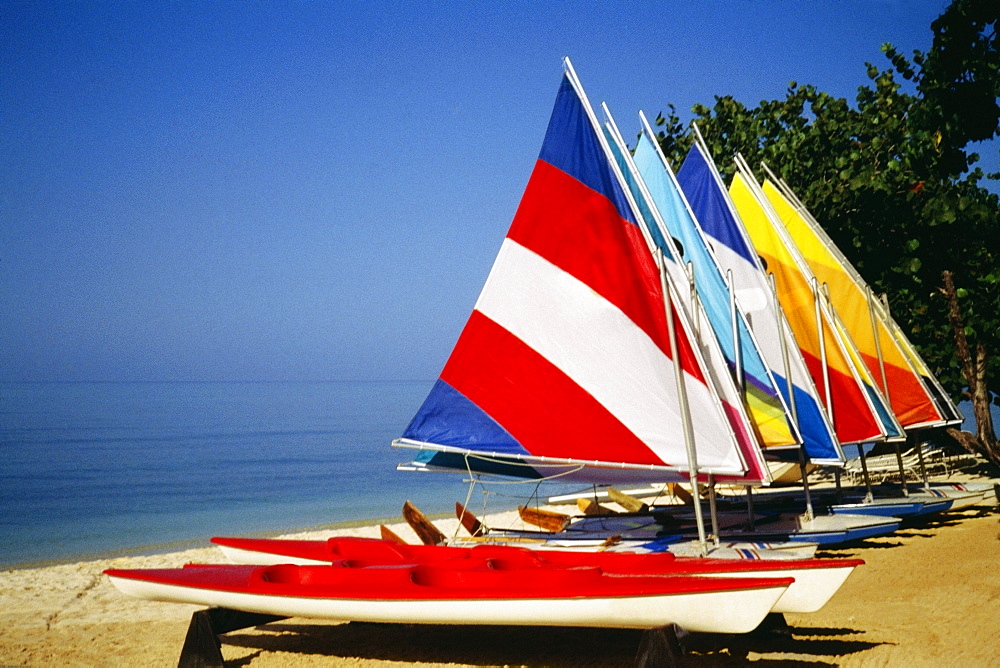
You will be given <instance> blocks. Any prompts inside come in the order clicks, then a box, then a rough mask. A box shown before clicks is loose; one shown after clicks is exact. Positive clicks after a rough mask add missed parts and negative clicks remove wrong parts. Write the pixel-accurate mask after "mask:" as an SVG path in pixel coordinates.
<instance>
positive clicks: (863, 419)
mask: <svg viewBox="0 0 1000 668" xmlns="http://www.w3.org/2000/svg"><path fill="white" fill-rule="evenodd" d="M802 356H803V357H804V358H805V362H806V366H808V367H809V373H810V374H811V375H812V377H813V380H814V381H815V383H816V389H817V390H819V394H820V397H821V398H822V399H823V405H824V406H829V405H830V404H829V400H828V399H827V398H826V389H825V387H824V384H823V365H822V363H821V362H820V359H819V358H818V357H816V356H815V355H812V354H810V353H809V352H807V351H805V350H803V351H802ZM861 392H862V390H861V388H860V387H858V383H857V381H856V380H854V377H853V376H849V375H847V374H845V373H842V372H840V371H837V370H836V369H830V393H831V394H832V395H833V430H834V432H836V434H837V440H838V441H840V442H841V443H860V442H862V441H870V440H871V439H873V438H877V437H878V436H879V434H881V433H882V425H881V423H880V422H879V421H878V420H877V418H876V417H875V416H874V414H872V411H871V408H869V407H868V402H867V401H866V400H865V397H864V395H863V394H862V393H861Z"/></svg>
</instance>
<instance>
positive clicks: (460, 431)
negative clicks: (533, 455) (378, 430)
mask: <svg viewBox="0 0 1000 668" xmlns="http://www.w3.org/2000/svg"><path fill="white" fill-rule="evenodd" d="M403 438H409V439H412V440H414V441H422V442H424V443H436V444H438V445H450V446H453V447H456V448H467V449H470V450H476V451H479V452H483V451H486V452H497V453H504V454H512V455H527V454H529V453H528V451H527V450H525V449H524V447H522V446H521V444H520V443H518V442H517V441H516V440H515V439H514V437H513V436H511V435H510V433H508V432H507V430H506V429H504V428H503V427H501V426H500V425H499V424H498V423H497V421H496V420H494V419H493V418H491V417H490V416H489V415H487V414H486V413H485V412H484V411H483V410H482V409H481V408H479V406H477V405H476V404H474V403H472V402H471V401H469V399H468V398H467V397H466V396H465V395H464V394H462V393H461V392H459V391H458V390H456V389H455V388H453V387H452V386H451V385H449V384H448V383H446V382H444V381H443V380H440V379H439V380H438V381H437V382H436V383H434V387H433V388H431V391H430V394H428V395H427V398H426V399H424V403H423V405H422V406H421V407H420V410H419V411H417V414H416V415H415V416H414V417H413V420H411V421H410V425H409V426H408V427H407V428H406V431H405V432H404V433H403ZM462 468H464V466H463V467H462Z"/></svg>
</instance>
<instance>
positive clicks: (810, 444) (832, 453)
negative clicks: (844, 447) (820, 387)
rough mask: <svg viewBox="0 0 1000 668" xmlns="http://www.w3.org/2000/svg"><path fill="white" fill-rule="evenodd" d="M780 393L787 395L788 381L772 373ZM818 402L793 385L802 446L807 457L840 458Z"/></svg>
mask: <svg viewBox="0 0 1000 668" xmlns="http://www.w3.org/2000/svg"><path fill="white" fill-rule="evenodd" d="M774 382H776V383H777V384H778V389H779V390H781V393H782V394H783V395H785V396H786V397H787V396H788V383H787V381H786V380H785V378H784V377H783V376H779V375H778V374H775V375H774ZM820 411H821V409H820V407H819V404H817V403H816V400H815V399H814V398H813V396H812V395H811V394H809V393H808V392H806V391H805V390H804V389H802V388H801V387H798V386H796V387H795V413H796V416H797V417H798V423H799V432H800V433H801V434H802V440H803V443H802V447H803V448H804V449H805V451H806V455H808V457H809V459H830V460H838V461H839V460H840V453H839V452H838V451H837V446H836V445H835V444H834V442H833V440H832V438H831V436H830V431H829V429H828V428H827V423H826V419H825V418H824V417H823V413H821V412H820Z"/></svg>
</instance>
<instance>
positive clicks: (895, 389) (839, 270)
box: [763, 180, 943, 428]
mask: <svg viewBox="0 0 1000 668" xmlns="http://www.w3.org/2000/svg"><path fill="white" fill-rule="evenodd" d="M763 191H764V195H765V196H766V197H767V199H768V201H769V202H770V203H771V206H772V207H774V210H775V212H776V213H777V214H778V217H779V218H780V219H781V222H782V223H783V224H784V226H785V229H787V230H788V233H789V234H790V235H791V236H792V238H793V239H795V244H796V246H797V247H798V248H799V250H800V251H801V252H802V256H803V257H804V258H805V260H806V262H807V263H808V264H809V268H810V269H811V270H812V273H813V275H814V276H816V278H817V280H819V281H820V283H825V284H826V285H827V288H828V289H829V292H830V301H831V302H832V303H833V304H834V308H835V310H836V312H837V314H838V315H839V317H840V319H841V320H842V321H843V323H844V327H845V328H846V329H847V331H848V332H850V335H851V338H852V339H853V341H854V343H855V344H856V345H857V347H858V351H859V353H860V356H861V359H862V361H863V363H864V365H865V366H866V367H867V369H868V370H869V372H870V374H871V377H872V380H873V382H874V383H875V384H876V385H877V386H878V388H879V390H880V391H881V392H882V394H883V395H884V396H885V398H886V399H888V400H889V404H890V406H891V408H892V411H893V413H894V414H895V416H896V418H897V419H898V420H899V423H900V424H901V425H902V426H903V427H904V428H916V427H928V426H935V425H939V424H941V423H942V421H943V415H942V414H941V412H940V411H939V410H938V408H937V405H936V404H935V402H934V398H933V396H932V395H931V393H930V392H929V391H928V389H927V387H926V386H925V385H924V382H923V381H922V380H921V378H920V376H919V375H918V373H917V371H916V369H914V368H913V367H912V365H911V364H910V362H909V360H908V359H907V356H906V353H905V352H904V351H903V350H902V348H901V347H900V345H899V342H898V341H897V339H896V338H895V337H894V336H893V333H892V330H891V329H890V328H889V327H888V326H887V324H886V322H885V321H884V320H883V318H882V313H881V308H879V307H878V306H877V305H876V304H875V303H874V299H873V297H872V295H871V291H870V289H869V288H868V285H867V284H866V283H865V282H864V279H862V278H861V275H860V274H858V272H857V271H856V270H855V269H854V267H853V266H852V265H851V264H850V262H848V260H847V258H845V257H844V256H843V254H842V253H841V252H840V251H839V250H838V249H837V247H836V246H835V245H834V243H833V241H832V240H830V238H829V237H828V236H827V235H826V233H825V232H824V231H823V229H822V228H821V227H820V226H819V225H818V224H817V223H816V222H815V220H814V219H813V218H812V216H811V215H809V214H808V212H807V211H806V210H805V209H803V208H801V207H800V206H799V203H798V202H797V201H795V202H793V201H792V199H791V198H789V197H786V195H785V194H783V193H782V189H780V188H779V187H778V186H777V185H776V184H775V183H773V182H772V181H770V180H766V181H765V182H764V186H763Z"/></svg>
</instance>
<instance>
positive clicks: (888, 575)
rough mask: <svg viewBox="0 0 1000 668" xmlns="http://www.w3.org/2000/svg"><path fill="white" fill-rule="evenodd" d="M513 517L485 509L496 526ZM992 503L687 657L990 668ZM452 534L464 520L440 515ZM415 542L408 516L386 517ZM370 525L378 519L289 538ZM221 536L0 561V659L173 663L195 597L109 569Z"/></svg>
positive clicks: (351, 626) (331, 648)
mask: <svg viewBox="0 0 1000 668" xmlns="http://www.w3.org/2000/svg"><path fill="white" fill-rule="evenodd" d="M513 515H514V514H513V513H507V514H502V515H495V516H489V517H487V518H486V519H487V520H488V522H489V523H491V524H492V525H494V526H504V525H506V524H509V523H511V522H513V521H514V520H513ZM998 520H1000V514H998V513H997V509H996V506H995V505H992V504H990V505H986V504H981V505H979V506H974V507H971V508H967V509H964V510H961V511H954V512H950V513H947V514H943V515H939V516H936V517H934V518H932V519H929V520H927V521H925V522H922V523H920V524H915V525H913V526H909V527H906V528H903V529H901V530H900V531H898V532H897V533H895V534H893V535H891V536H888V537H884V538H877V539H870V540H867V541H864V542H863V543H862V544H859V545H856V546H853V547H850V548H844V549H837V550H826V551H823V552H821V555H827V556H837V557H858V558H862V559H864V560H865V561H866V564H865V566H862V567H861V568H859V569H858V570H857V571H855V573H854V574H853V575H852V576H851V578H850V579H849V580H848V581H847V583H846V584H845V585H844V586H843V587H842V588H841V590H840V591H839V592H838V593H837V594H836V596H834V598H833V599H832V600H831V601H830V602H829V603H828V604H827V605H826V606H825V607H824V608H823V609H822V610H820V611H819V612H816V613H811V614H789V615H786V620H787V622H788V624H789V626H790V628H789V629H787V630H784V631H763V630H761V631H758V632H755V633H753V634H749V635H746V636H729V637H721V638H720V637H715V636H689V637H688V638H687V639H686V646H687V654H686V655H685V657H684V660H683V663H684V664H685V665H692V666H712V665H740V664H743V663H747V662H754V663H760V664H761V665H775V666H777V665H781V666H792V665H795V666H798V665H803V666H804V665H813V666H818V665H837V666H987V665H996V662H997V656H998V655H1000V619H998V616H997V614H996V607H995V606H996V604H997V602H998V601H1000V569H998V568H997V566H998V564H1000V523H998ZM436 523H437V524H438V526H439V527H440V528H441V529H442V530H443V531H444V532H445V533H446V534H447V533H449V532H454V531H456V530H457V529H456V525H457V522H456V521H454V520H443V521H437V522H436ZM390 528H391V529H392V530H393V531H395V532H396V533H397V534H398V535H400V536H401V537H403V538H404V539H406V540H408V541H410V542H414V543H415V542H417V539H416V537H415V535H414V534H413V532H412V531H411V530H410V529H409V527H408V526H406V525H405V524H404V523H402V522H400V523H399V524H393V525H390ZM330 535H358V536H372V537H375V536H377V535H378V528H377V527H376V526H371V527H361V528H355V529H343V530H337V531H324V532H320V533H316V532H314V533H313V534H295V536H296V537H306V538H318V537H326V536H330ZM223 561H224V560H223V558H222V555H221V553H220V552H219V551H218V550H217V549H216V548H214V547H205V548H199V549H192V550H187V551H183V552H175V553H171V554H157V555H151V556H130V557H118V558H113V559H99V560H94V561H86V562H81V563H76V564H66V565H57V566H48V567H44V568H26V569H14V570H7V571H4V572H2V573H0V620H2V621H0V624H2V628H3V635H2V639H0V665H17V666H170V665H176V663H177V659H178V656H179V654H180V649H181V646H182V644H183V641H184V637H185V634H186V631H187V626H188V622H189V621H190V617H191V614H192V613H193V612H195V611H196V610H198V609H199V608H198V607H196V606H189V605H180V604H168V603H155V602H149V601H141V600H134V599H129V598H126V597H125V596H123V595H122V594H120V593H119V592H118V591H117V590H115V589H114V588H113V587H112V586H111V585H110V584H109V582H108V580H107V578H105V577H104V576H103V575H102V571H103V570H104V569H106V568H112V567H114V568H143V567H178V566H182V565H184V564H185V563H189V562H200V563H221V562H223ZM639 638H640V632H638V631H628V630H593V629H558V628H521V627H488V628H482V627H472V626H455V627H448V626H431V627H428V626H409V625H390V624H359V623H344V624H337V623H328V622H323V621H316V620H307V619H288V620H284V621H281V622H275V623H272V624H267V625H264V626H261V627H258V628H256V629H246V630H242V631H234V632H232V633H230V634H227V635H226V636H223V644H222V652H223V656H224V657H225V659H226V661H227V665H232V666H320V665H322V666H402V665H409V664H416V665H419V666H501V665H504V666H506V665H517V666H520V665H524V666H628V665H631V663H632V661H633V659H634V657H635V652H636V648H637V646H638V642H639Z"/></svg>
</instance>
